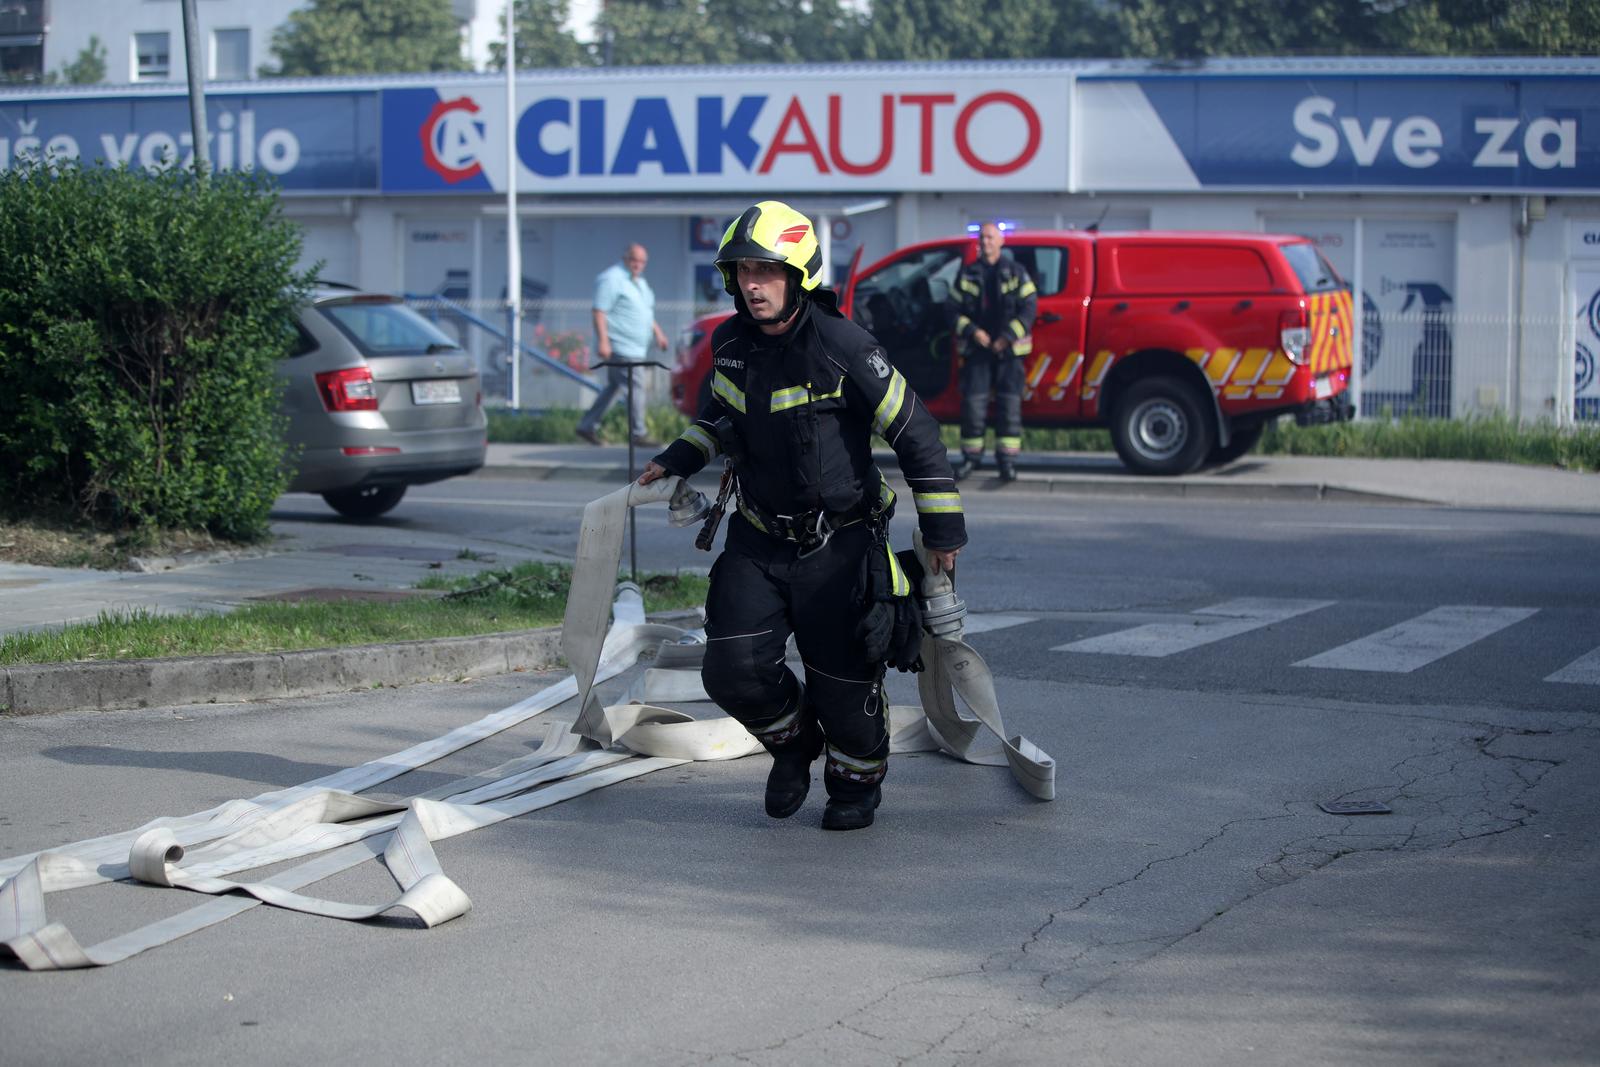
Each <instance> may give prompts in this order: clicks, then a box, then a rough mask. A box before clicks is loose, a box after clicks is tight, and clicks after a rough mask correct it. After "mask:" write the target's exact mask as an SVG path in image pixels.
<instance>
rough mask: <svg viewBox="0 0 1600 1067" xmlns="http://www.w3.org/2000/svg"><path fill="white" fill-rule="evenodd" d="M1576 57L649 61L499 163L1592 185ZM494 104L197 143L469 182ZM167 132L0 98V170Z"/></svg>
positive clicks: (136, 103) (355, 185) (224, 127)
mask: <svg viewBox="0 0 1600 1067" xmlns="http://www.w3.org/2000/svg"><path fill="white" fill-rule="evenodd" d="M1503 65H1504V64H1502V66H1503ZM1596 72H1597V73H1596V75H1595V76H1584V75H1582V74H1581V73H1580V74H1539V73H1522V72H1516V71H1510V72H1506V73H1504V74H1496V75H1493V76H1490V75H1487V74H1485V75H1477V74H1460V73H1457V72H1451V73H1409V74H1357V73H1347V72H1337V73H1323V72H1313V73H1307V74H1301V75H1292V74H1276V73H1273V74H1248V75H1246V74H1232V73H1194V74H1191V73H1183V74H1150V73H1146V72H1139V73H1135V74H1127V73H1120V74H1113V73H1095V72H1086V71H1082V70H1081V69H1078V68H1068V67H1067V66H1065V65H1062V66H1060V67H1059V68H1058V67H1055V66H1052V65H1049V64H985V65H982V66H976V67H974V66H969V65H962V64H951V65H949V66H948V67H947V68H942V67H941V66H940V65H937V64H929V65H909V66H907V67H906V68H905V69H901V68H900V67H898V66H895V65H865V66H862V67H861V68H860V69H859V70H856V69H854V68H852V71H851V76H850V77H841V76H840V74H839V71H838V69H837V68H831V67H829V68H811V67H805V66H797V67H794V68H791V69H790V70H789V71H788V72H786V73H785V74H784V75H782V76H776V77H772V78H767V79H763V80H762V82H761V83H760V86H759V88H756V87H753V86H752V85H751V84H750V82H749V79H748V77H747V75H745V74H743V73H741V72H739V71H737V70H722V69H716V68H708V69H702V70H693V71H682V72H677V71H674V72H662V73H660V74H659V75H657V76H653V77H651V78H648V79H645V78H639V77H636V76H633V75H632V74H628V73H619V74H617V75H616V76H614V77H612V76H603V75H598V74H591V75H588V76H585V77H581V78H580V77H557V76H555V75H539V74H529V75H527V76H524V78H523V79H522V80H521V82H520V83H519V89H518V104H517V116H516V119H517V121H516V126H515V131H516V132H515V151H516V155H517V164H518V166H517V168H516V173H517V175H518V184H519V186H520V187H521V188H523V189H525V190H528V191H531V192H538V193H541V194H562V193H581V194H593V193H616V194H664V193H706V192H738V193H745V192H751V191H759V190H765V189H769V188H779V189H786V190H790V191H812V192H836V193H861V194H865V193H874V194H876V193H883V192H911V191H919V190H920V191H936V192H937V191H948V192H956V191H962V190H1000V189H1009V190H1012V191H1017V192H1024V191H1037V192H1050V191H1059V192H1067V191H1074V190H1077V191H1083V190H1100V191H1106V192H1118V191H1125V192H1141V191H1173V192H1176V191H1185V190H1202V189H1216V190H1229V189H1236V190H1246V189H1249V190H1276V189H1285V190H1291V189H1314V188H1322V189H1329V190H1333V189H1338V190H1343V191H1350V192H1359V191H1363V190H1396V189H1399V190H1414V191H1417V192H1423V191H1428V190H1472V191H1502V192H1584V193H1600V65H1596ZM263 84H267V83H263ZM308 85H309V86H312V87H309V88H308V87H307V86H308ZM504 101H505V94H504V90H503V86H502V84H501V83H500V82H499V80H498V79H496V78H492V77H489V76H483V77H474V76H465V77H461V78H456V79H454V80H448V81H446V80H439V81H438V82H437V83H435V82H434V81H433V80H431V79H410V80H408V81H406V82H405V83H404V84H396V83H395V82H394V81H393V80H386V79H383V78H377V77H374V78H371V79H363V80H362V81H361V83H360V84H359V85H357V86H356V87H352V85H351V80H350V79H341V80H340V83H339V87H338V88H332V87H330V88H327V89H323V88H321V87H317V86H315V82H314V81H313V80H307V81H302V82H301V83H299V84H298V85H297V86H295V87H293V88H283V89H278V90H276V91H270V92H269V91H261V92H232V91H225V92H212V93H208V96H207V108H208V117H209V124H210V127H211V137H210V142H211V158H212V160H213V163H214V165H215V166H216V167H218V168H219V169H222V170H230V169H235V168H249V167H255V168H259V169H262V170H264V171H266V172H267V173H269V174H273V175H275V176H277V177H278V178H279V179H280V181H281V182H282V185H283V188H284V189H285V190H286V191H288V192H298V193H342V192H357V193H373V194H383V193H407V194H410V193H440V194H446V195H462V194H469V195H471V194H476V195H482V194H484V193H486V192H491V191H494V190H498V189H503V188H504V184H505V175H506V172H507V167H506V158H505V154H506V143H505V142H506V138H505V130H506V120H505V110H504V108H505V103H504ZM188 128H189V119H188V111H187V101H186V98H185V97H184V95H183V94H182V93H181V92H178V91H167V90H165V89H163V90H162V91H160V92H155V93H152V92H144V91H139V92H135V91H129V92H126V93H118V92H116V91H115V90H107V91H94V92H88V93H85V92H82V91H78V92H71V93H68V92H63V93H59V94H54V95H52V94H50V93H41V92H36V91H30V92H17V93H13V94H11V95H10V96H9V97H7V96H6V95H5V94H0V170H3V169H6V168H9V167H12V166H15V165H17V164H18V163H21V162H26V161H28V160H31V159H39V158H42V157H44V156H45V155H46V154H54V155H58V156H71V157H76V158H79V159H82V160H84V161H86V162H92V161H96V160H99V161H104V162H107V163H111V164H118V163H126V164H129V165H133V166H145V167H158V166H161V165H163V163H164V161H168V160H174V159H175V160H176V161H177V162H179V163H183V162H186V161H187V159H188V158H189V156H190V155H191V148H192V146H191V145H190V143H189V134H188V132H187V131H188Z"/></svg>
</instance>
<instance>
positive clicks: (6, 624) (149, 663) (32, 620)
mask: <svg viewBox="0 0 1600 1067" xmlns="http://www.w3.org/2000/svg"><path fill="white" fill-rule="evenodd" d="M651 454H653V452H651V451H650V450H644V449H638V450H636V451H635V455H634V461H635V463H636V464H642V463H644V461H645V460H646V459H648V458H649V456H650V455H651ZM880 459H881V460H882V461H883V463H884V465H885V467H886V469H892V468H893V463H892V460H893V457H892V456H890V455H888V454H887V453H886V454H884V455H883V456H882V457H880ZM1019 466H1020V470H1021V478H1020V479H1019V482H1018V484H1017V485H1015V486H1011V487H1003V486H1000V485H999V484H998V483H997V482H996V481H995V479H994V476H993V474H992V472H991V471H988V470H982V471H979V472H978V473H977V474H975V475H974V476H973V477H971V478H969V479H968V480H967V481H965V482H963V483H962V486H961V488H962V490H963V492H964V493H966V494H968V497H969V506H981V504H977V503H975V502H974V501H975V500H982V499H984V498H986V497H987V496H988V494H990V493H992V492H1000V493H1005V492H1039V491H1041V490H1043V491H1047V492H1049V493H1052V494H1054V493H1062V494H1074V495H1078V496H1114V497H1123V498H1130V497H1138V498H1157V499H1160V498H1167V499H1192V500H1207V501H1228V500H1237V501H1251V500H1304V501H1307V502H1308V503H1315V502H1316V501H1346V502H1363V501H1365V502H1370V503H1374V504H1418V505H1444V506H1451V507H1469V508H1490V509H1512V510H1533V511H1564V512H1578V513H1589V514H1600V476H1597V475H1594V474H1578V473H1574V472H1570V471H1560V470H1554V469H1546V468H1538V467H1524V466H1517V465H1513V464H1503V463H1470V462H1460V461H1447V460H1362V459H1330V458H1324V457H1307V456H1247V457H1246V458H1244V459H1243V460H1240V461H1239V462H1237V463H1234V464H1232V465H1230V466H1227V467H1224V468H1221V469H1217V470H1210V471H1205V472H1202V473H1199V474H1191V475H1186V476H1183V477H1179V478H1141V477H1136V476H1133V475H1130V474H1128V473H1127V472H1126V471H1125V470H1124V469H1123V467H1122V466H1121V464H1120V463H1119V462H1118V461H1117V459H1116V457H1115V456H1113V455H1109V454H1085V453H1033V454H1028V455H1024V456H1023V457H1022V459H1021V462H1020V464H1019ZM627 474H628V450H627V448H626V447H625V446H606V447H600V448H595V447H592V446H589V445H585V444H562V445H490V446H489V456H488V462H487V464H486V466H485V467H484V469H483V470H482V471H480V472H479V473H478V474H477V475H475V477H479V478H532V479H570V480H584V481H593V482H595V483H596V484H597V485H600V484H611V485H615V484H617V483H619V482H620V481H622V480H623V479H624V478H626V477H627ZM980 494H981V496H980ZM445 540H446V541H448V544H446V543H444V541H440V542H438V543H433V542H429V541H428V540H427V538H426V535H421V536H419V535H417V534H413V533H410V532H408V531H403V530H394V529H388V528H384V527H367V526H355V525H346V524H338V523H330V524H327V525H326V526H319V527H317V528H315V529H314V530H308V529H304V528H299V529H297V536H296V537H295V538H294V540H293V541H292V542H287V543H280V544H278V545H275V546H273V548H272V549H271V550H267V551H262V552H256V553H242V554H232V555H227V556H220V557H217V556H214V557H209V558H203V559H194V560H165V561H160V560H158V561H148V565H149V566H150V568H151V570H150V571H149V572H148V573H134V572H101V571H88V570H75V569H71V570H69V569H57V568H49V567H28V566H19V565H15V564H0V634H5V633H11V632H16V631H20V630H28V629H36V628H41V627H48V626H56V625H60V624H62V623H63V622H69V621H79V620H86V619H93V618H94V617H95V616H96V615H97V614H98V613H99V612H100V611H101V610H102V609H115V610H129V609H133V608H141V609H146V610H150V611H155V612H194V611H215V610H226V609H227V608H230V607H233V606H235V605H238V604H240V603H243V602H245V601H247V600H249V599H252V598H262V597H282V596H283V595H284V594H295V595H312V596H332V595H343V594H345V593H350V592H351V591H354V595H358V596H398V595H405V594H404V593H402V592H401V591H402V590H405V589H409V588H410V587H411V586H412V585H413V583H414V582H415V581H416V580H417V579H418V577H420V575H421V574H423V573H425V572H426V570H443V571H445V572H446V573H448V572H449V571H452V570H467V571H472V570H477V569H479V568H480V567H481V566H482V565H483V562H484V560H483V559H481V558H480V559H478V560H471V559H465V560H463V559H458V558H457V557H458V554H459V552H460V550H461V549H462V548H463V547H466V548H468V549H472V550H474V552H477V553H481V555H482V556H484V557H490V556H492V557H496V558H498V561H499V562H502V563H504V562H511V560H510V558H509V557H508V555H507V553H506V552H505V550H504V547H503V546H498V545H487V544H484V545H478V544H474V543H472V540H471V538H464V537H462V536H460V535H458V534H452V535H451V536H450V537H449V538H447V539H445ZM525 558H536V557H535V556H534V555H532V554H526V556H525ZM353 561H359V562H357V563H356V566H357V568H358V569H355V570H353V569H352V563H353ZM556 646H557V642H556V640H555V639H554V631H540V632H538V633H532V634H519V635H507V636H505V637H503V638H495V639H483V638H473V639H457V640H443V641H420V642H409V643H406V644H403V645H391V646H361V647H358V648H346V649H330V650H325V651H313V652H289V653H277V654H271V655H264V656H219V657H204V658H187V659H168V660H142V661H134V660H130V661H113V662H101V663H93V664H61V665H51V666H39V667H13V668H0V714H30V713H37V712H46V711H61V710H68V709H74V708H111V707H123V708H126V707H153V706H161V705H174V704H187V703H199V702H205V701H218V702H227V701H240V700H253V699H264V698H268V697H288V696H305V695H311V694H313V693H319V692H332V691H339V690H346V689H353V688H360V687H366V686H371V685H404V684H408V683H411V682H416V681H422V680H424V679H427V678H437V677H451V676H460V675H478V674H487V673H499V672H504V671H509V670H515V669H518V668H526V669H538V668H542V667H547V666H549V665H551V664H552V663H554V662H555V657H556Z"/></svg>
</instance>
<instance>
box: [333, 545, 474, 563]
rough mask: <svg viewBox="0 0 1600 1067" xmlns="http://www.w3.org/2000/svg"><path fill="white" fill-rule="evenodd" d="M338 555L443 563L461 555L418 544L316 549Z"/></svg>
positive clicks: (459, 552) (344, 546) (458, 551)
mask: <svg viewBox="0 0 1600 1067" xmlns="http://www.w3.org/2000/svg"><path fill="white" fill-rule="evenodd" d="M317 551H319V552H329V553H332V554H334V555H340V556H375V557H378V558H381V559H420V560H425V561H427V562H429V563H443V562H444V561H445V560H451V559H455V558H456V557H458V556H460V555H461V551H460V550H459V549H454V548H424V547H422V546H420V545H329V546H328V547H327V548H321V549H318V550H317Z"/></svg>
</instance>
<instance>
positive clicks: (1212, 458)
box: [1206, 422, 1267, 466]
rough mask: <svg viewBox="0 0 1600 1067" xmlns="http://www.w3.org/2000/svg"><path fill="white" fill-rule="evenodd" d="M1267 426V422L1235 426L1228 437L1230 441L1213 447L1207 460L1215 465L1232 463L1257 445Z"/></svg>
mask: <svg viewBox="0 0 1600 1067" xmlns="http://www.w3.org/2000/svg"><path fill="white" fill-rule="evenodd" d="M1266 428H1267V427H1266V424H1265V423H1260V422H1258V423H1256V424H1255V425H1254V426H1235V427H1234V428H1233V436H1231V437H1229V438H1228V443H1227V444H1226V445H1219V446H1218V447H1216V448H1213V449H1212V450H1211V455H1209V456H1207V457H1206V462H1207V463H1208V464H1212V465H1213V466H1220V465H1222V464H1224V463H1232V462H1233V461H1234V460H1236V459H1238V458H1239V457H1241V456H1243V455H1244V454H1245V453H1246V452H1249V451H1250V450H1251V449H1252V448H1254V447H1256V442H1258V441H1260V440H1261V434H1262V432H1263V431H1264V430H1266Z"/></svg>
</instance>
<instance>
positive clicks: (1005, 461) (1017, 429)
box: [961, 350, 1023, 468]
mask: <svg viewBox="0 0 1600 1067" xmlns="http://www.w3.org/2000/svg"><path fill="white" fill-rule="evenodd" d="M1022 388H1023V368H1022V357H1021V356H1013V355H1004V356H1002V355H999V354H998V353H995V352H986V351H982V350H977V351H972V350H969V351H968V352H967V357H966V364H965V366H963V367H962V368H961V454H962V456H964V457H965V458H966V459H968V460H970V461H972V462H977V461H978V460H980V459H982V457H983V431H984V428H985V426H986V425H987V423H988V421H989V398H990V397H991V396H993V397H994V408H995V412H994V414H995V427H994V435H995V458H996V460H998V461H999V463H1000V465H1001V467H1002V468H1004V467H1007V466H1009V465H1010V464H1011V462H1012V460H1013V459H1015V458H1016V455H1017V453H1019V452H1021V451H1022Z"/></svg>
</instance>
